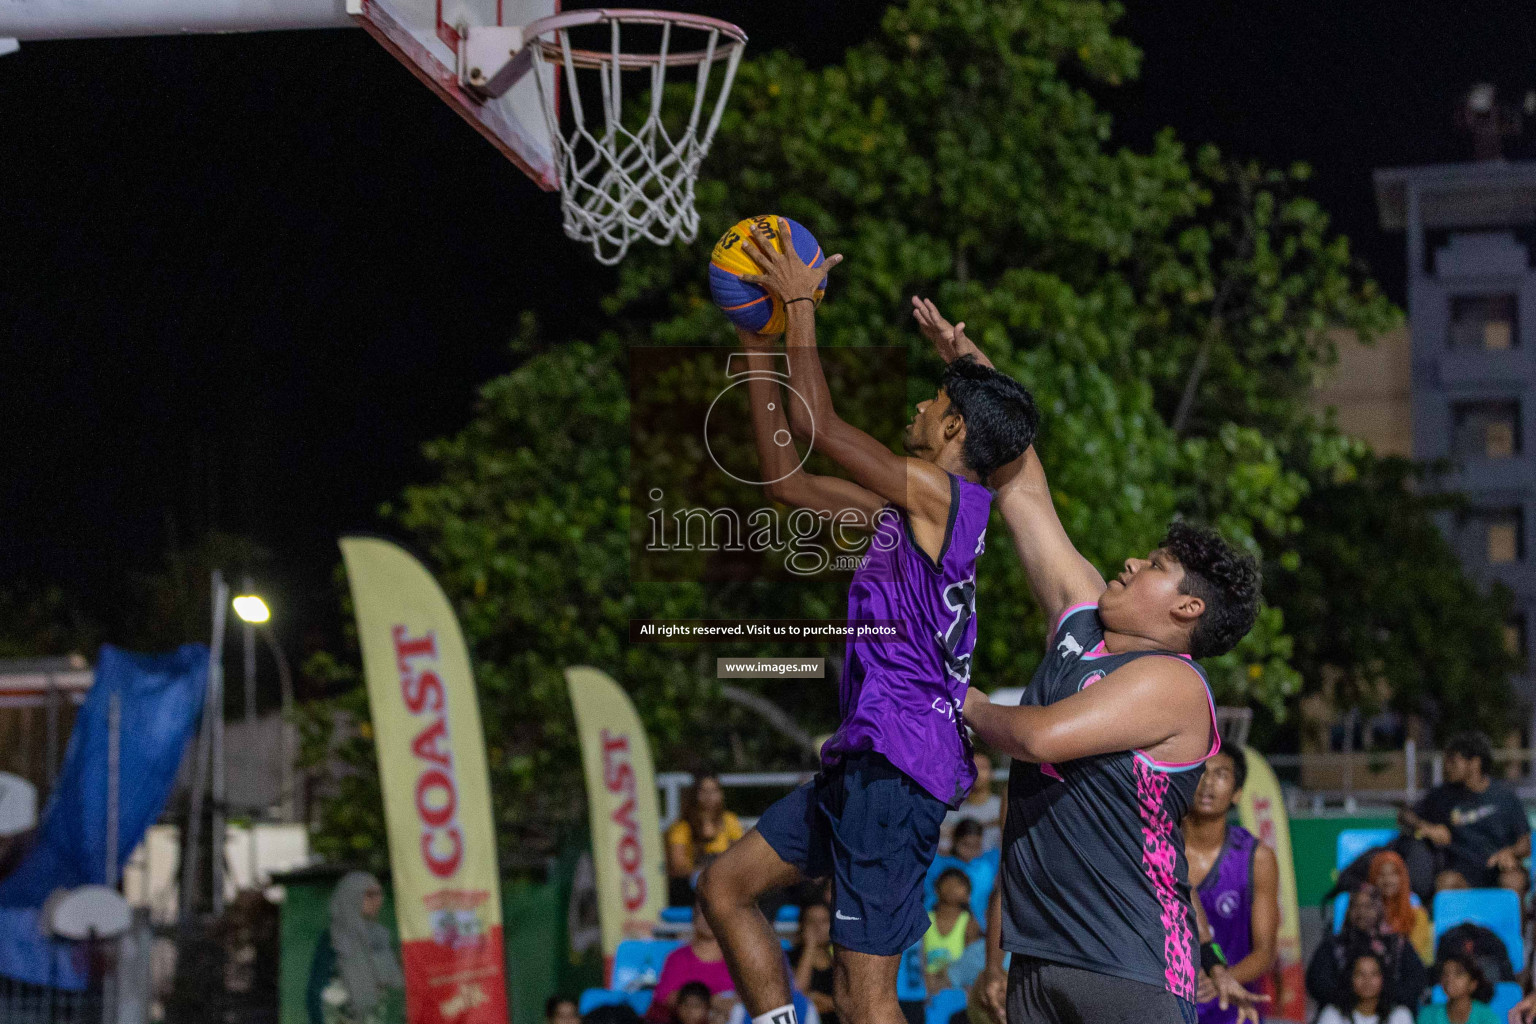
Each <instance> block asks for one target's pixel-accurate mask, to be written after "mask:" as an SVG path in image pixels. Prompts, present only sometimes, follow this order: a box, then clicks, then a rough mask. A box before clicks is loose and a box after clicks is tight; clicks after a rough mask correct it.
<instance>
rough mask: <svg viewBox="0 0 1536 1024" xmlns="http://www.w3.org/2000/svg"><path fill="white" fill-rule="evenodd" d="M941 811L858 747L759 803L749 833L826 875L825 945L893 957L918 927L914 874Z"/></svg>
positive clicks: (929, 853) (934, 845)
mask: <svg viewBox="0 0 1536 1024" xmlns="http://www.w3.org/2000/svg"><path fill="white" fill-rule="evenodd" d="M946 811H948V807H946V806H945V804H944V802H943V801H942V800H940V799H938V798H937V797H935V796H933V794H931V793H929V792H928V791H927V790H925V789H924V788H923V787H922V786H919V785H918V784H917V783H915V782H913V781H912V780H911V779H910V778H909V777H908V776H907V775H906V773H905V772H903V771H901V770H900V769H898V768H896V767H895V766H894V765H892V764H891V763H890V762H889V761H887V760H886V759H885V758H884V757H882V756H881V755H879V754H876V753H860V754H854V755H851V756H849V757H847V758H844V759H843V762H842V763H841V764H839V765H838V766H836V767H834V768H828V769H824V770H823V771H822V772H821V773H820V774H819V775H817V776H816V777H815V778H814V779H812V780H811V781H810V782H807V783H806V784H805V785H803V786H801V787H799V788H798V789H796V790H795V791H794V792H793V793H790V794H789V795H788V796H786V797H784V798H783V799H782V800H780V801H779V802H778V803H776V804H774V805H773V806H772V807H770V808H768V810H767V811H766V812H764V814H763V816H762V817H761V818H759V819H758V820H757V831H758V834H759V835H761V836H762V837H763V838H764V839H766V840H767V841H768V845H769V846H771V847H773V852H774V853H777V854H778V855H779V857H780V858H782V859H783V860H784V862H785V863H787V864H793V865H794V866H795V867H796V868H798V869H800V872H801V873H802V874H804V875H805V876H806V877H808V878H825V877H827V876H828V875H831V876H832V878H833V884H832V908H833V909H832V941H833V942H834V943H835V944H837V945H839V946H842V947H843V948H844V949H851V950H853V951H854V952H856V953H869V954H872V955H874V956H897V955H899V954H901V953H902V952H903V951H905V950H906V949H907V947H909V946H911V945H912V944H913V943H914V942H916V941H917V940H918V939H920V938H922V937H923V933H924V932H925V931H927V930H928V912H927V911H926V910H924V909H923V877H924V876H925V875H926V874H927V873H928V866H929V865H930V864H932V863H933V857H934V854H936V853H937V852H938V849H939V825H940V824H941V823H942V822H943V821H944V815H945V812H946Z"/></svg>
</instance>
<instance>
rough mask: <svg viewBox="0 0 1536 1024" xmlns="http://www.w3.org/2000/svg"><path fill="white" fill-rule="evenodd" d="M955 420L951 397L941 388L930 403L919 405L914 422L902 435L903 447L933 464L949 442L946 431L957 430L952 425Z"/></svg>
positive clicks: (913, 417) (914, 415) (913, 415)
mask: <svg viewBox="0 0 1536 1024" xmlns="http://www.w3.org/2000/svg"><path fill="white" fill-rule="evenodd" d="M954 419H955V417H953V416H952V415H951V413H950V407H949V396H948V395H946V394H945V393H944V389H943V388H940V389H939V393H938V394H937V395H935V396H934V397H932V398H930V399H929V400H928V401H926V402H918V403H917V411H916V412H915V413H913V414H912V422H911V423H908V424H907V429H906V430H905V431H904V432H903V433H902V437H901V442H902V446H903V447H904V448H906V450H907V452H908V453H909V454H911V455H913V456H916V457H917V458H919V459H927V460H928V461H929V462H932V461H933V460H934V459H936V458H938V455H939V451H940V450H941V449H942V448H943V447H944V445H945V444H946V443H947V441H948V440H949V438H947V437H946V436H945V431H946V430H947V429H955V427H952V426H951V425H950V424H951V421H952V420H954ZM956 426H958V424H956Z"/></svg>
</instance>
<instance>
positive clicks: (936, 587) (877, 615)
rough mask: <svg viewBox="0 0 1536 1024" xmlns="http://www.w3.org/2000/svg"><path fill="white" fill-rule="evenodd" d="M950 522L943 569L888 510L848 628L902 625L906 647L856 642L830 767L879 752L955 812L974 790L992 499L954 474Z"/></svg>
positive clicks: (827, 751) (858, 581)
mask: <svg viewBox="0 0 1536 1024" xmlns="http://www.w3.org/2000/svg"><path fill="white" fill-rule="evenodd" d="M949 484H950V500H949V522H948V525H947V527H946V529H945V532H944V545H943V547H942V548H941V550H940V552H939V557H938V558H937V559H933V558H929V557H928V555H927V554H926V553H925V552H924V551H923V549H922V548H920V547H918V546H917V542H916V540H914V539H913V537H912V527H911V523H910V522H909V521H908V519H907V515H906V513H905V512H903V511H901V510H900V509H898V508H896V506H894V505H887V506H886V507H885V509H884V510H883V511H882V514H881V515H880V517H879V521H878V523H877V527H876V531H875V535H874V538H873V541H872V542H871V544H870V547H869V551H868V553H867V554H865V556H864V561H863V563H862V564H860V566H859V569H858V571H857V572H855V573H854V575H853V581H852V582H851V583H850V584H849V587H848V621H849V623H850V624H852V623H858V622H881V621H886V622H890V621H898V622H901V623H902V624H903V625H904V627H905V633H906V635H905V638H904V639H901V640H899V641H884V642H881V641H878V640H874V641H872V640H867V639H857V638H850V639H849V641H848V647H847V656H846V658H845V659H844V663H843V677H842V681H841V687H840V690H839V693H838V697H839V704H840V705H841V711H842V715H843V722H842V725H841V726H840V727H839V728H838V730H837V732H836V733H835V734H834V735H833V737H832V738H831V739H830V740H828V741H827V742H826V744H825V745H824V746H823V747H822V752H821V759H822V763H823V764H825V765H827V766H829V767H830V766H832V765H835V764H837V763H838V762H839V761H841V760H842V759H843V758H844V757H845V756H846V755H849V754H854V753H858V752H860V751H866V750H872V751H875V752H876V753H878V754H882V755H884V756H885V758H886V760H888V761H890V762H891V764H893V765H895V766H896V767H897V768H898V769H900V770H901V771H902V772H903V773H904V774H905V775H907V776H908V777H909V778H910V779H912V781H913V782H916V783H917V784H918V785H919V786H922V787H923V789H925V790H926V791H927V792H928V793H930V794H932V795H933V796H934V797H936V798H938V799H939V800H942V801H944V802H945V803H946V804H949V805H950V806H951V807H953V806H957V805H958V804H959V803H960V801H961V800H963V799H965V794H966V793H967V792H969V791H970V788H971V783H973V782H975V781H976V765H975V762H974V761H973V760H972V759H971V751H970V745H969V742H968V741H967V739H966V736H965V729H964V724H963V722H962V721H961V718H960V709H961V707H962V706H964V704H965V691H966V687H967V686H968V685H969V682H970V676H971V652H972V651H973V650H974V649H975V647H976V562H977V560H978V559H979V558H980V557H981V553H982V551H983V550H984V549H985V547H986V532H987V517H988V516H989V515H990V514H991V511H992V492H991V491H989V490H987V489H986V488H985V487H983V486H981V485H980V484H974V483H971V482H970V481H969V480H963V479H961V478H960V477H958V476H955V475H954V474H950V477H949Z"/></svg>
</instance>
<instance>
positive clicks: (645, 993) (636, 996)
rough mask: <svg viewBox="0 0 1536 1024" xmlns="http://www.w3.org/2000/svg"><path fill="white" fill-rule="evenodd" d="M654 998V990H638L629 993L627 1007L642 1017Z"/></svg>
mask: <svg viewBox="0 0 1536 1024" xmlns="http://www.w3.org/2000/svg"><path fill="white" fill-rule="evenodd" d="M655 997H656V990H655V989H653V988H639V989H636V990H635V991H633V992H630V993H629V1005H630V1006H631V1007H633V1008H634V1011H635V1012H636V1013H638V1014H639V1015H640V1016H642V1017H644V1016H645V1011H646V1010H649V1009H650V1008H651V1000H652V999H654V998H655Z"/></svg>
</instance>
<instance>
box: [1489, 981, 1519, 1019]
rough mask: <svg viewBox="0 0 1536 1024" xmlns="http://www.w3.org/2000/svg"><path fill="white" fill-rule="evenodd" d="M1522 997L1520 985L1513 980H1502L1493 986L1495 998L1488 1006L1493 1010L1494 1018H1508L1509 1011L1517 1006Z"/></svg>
mask: <svg viewBox="0 0 1536 1024" xmlns="http://www.w3.org/2000/svg"><path fill="white" fill-rule="evenodd" d="M1520 997H1521V992H1520V986H1519V985H1517V984H1515V983H1514V982H1513V981H1501V982H1499V983H1498V984H1497V985H1495V986H1493V998H1492V999H1490V1000H1489V1001H1488V1008H1489V1009H1491V1010H1492V1011H1493V1017H1494V1019H1495V1020H1508V1019H1509V1011H1510V1010H1513V1009H1514V1008H1515V1004H1516V1003H1518V1002H1519V1001H1520Z"/></svg>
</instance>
